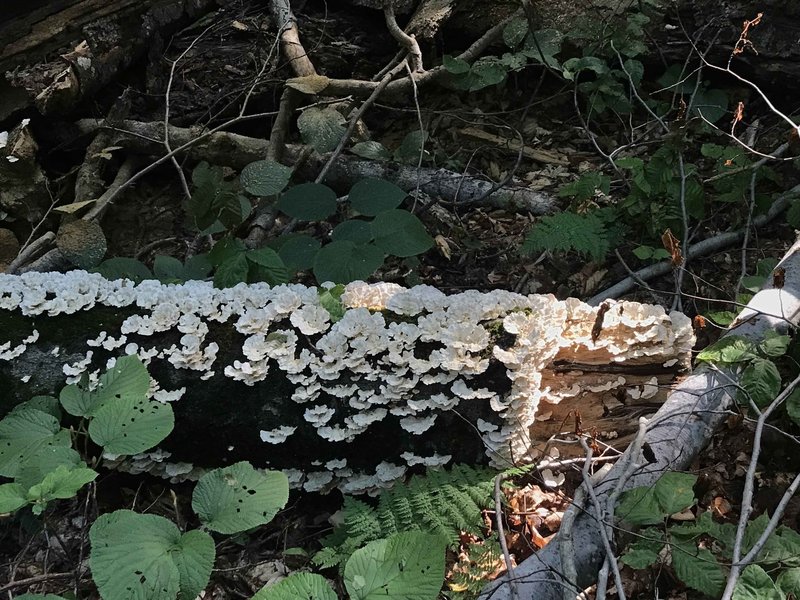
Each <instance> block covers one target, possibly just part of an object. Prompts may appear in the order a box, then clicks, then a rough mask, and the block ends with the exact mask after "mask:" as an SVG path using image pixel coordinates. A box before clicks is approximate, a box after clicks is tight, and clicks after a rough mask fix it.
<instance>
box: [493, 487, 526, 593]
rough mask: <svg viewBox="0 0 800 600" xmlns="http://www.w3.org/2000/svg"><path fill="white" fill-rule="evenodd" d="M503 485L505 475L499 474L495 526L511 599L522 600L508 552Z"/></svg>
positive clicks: (495, 496)
mask: <svg viewBox="0 0 800 600" xmlns="http://www.w3.org/2000/svg"><path fill="white" fill-rule="evenodd" d="M502 483H503V474H502V473H498V474H497V476H496V477H495V478H494V517H495V525H496V526H497V536H498V537H499V538H500V548H501V549H502V551H503V560H505V563H506V577H507V579H508V585H509V586H510V588H511V597H512V598H513V599H514V600H520V597H519V589H517V582H516V580H514V563H513V562H512V561H511V554H509V552H508V543H507V542H506V532H505V529H504V527H503V516H504V515H503V503H502V502H501V500H500V499H501V494H502V491H501V489H500V486H501V485H502Z"/></svg>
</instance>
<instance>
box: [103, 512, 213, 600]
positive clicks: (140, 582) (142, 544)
mask: <svg viewBox="0 0 800 600" xmlns="http://www.w3.org/2000/svg"><path fill="white" fill-rule="evenodd" d="M89 540H90V542H91V545H92V552H91V556H90V559H89V563H90V566H91V569H92V578H93V579H94V582H95V583H96V584H97V588H98V589H99V590H100V594H101V595H102V596H103V598H104V599H106V600H118V599H119V600H121V599H123V598H131V599H133V598H135V599H136V600H169V599H171V598H176V597H178V593H179V592H180V596H179V598H180V599H181V600H192V599H193V598H195V597H196V596H197V594H199V593H200V591H202V590H203V589H204V588H205V586H206V585H207V584H208V580H209V577H210V575H211V567H212V566H213V564H214V555H215V550H214V540H213V539H212V538H211V536H210V535H208V534H207V533H205V532H202V531H190V532H188V533H186V534H184V535H181V533H180V531H178V528H177V527H176V526H175V525H174V524H173V523H171V522H170V521H168V520H167V519H165V518H164V517H159V516H157V515H140V514H137V513H135V512H132V511H129V510H118V511H115V512H113V513H106V514H104V515H100V517H99V518H98V519H97V520H96V521H95V522H94V524H93V525H92V528H91V529H90V530H89Z"/></svg>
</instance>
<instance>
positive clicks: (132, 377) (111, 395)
mask: <svg viewBox="0 0 800 600" xmlns="http://www.w3.org/2000/svg"><path fill="white" fill-rule="evenodd" d="M148 389H150V375H148V373H147V368H146V367H145V366H144V364H143V363H142V360H141V359H140V358H139V357H138V356H135V355H133V356H123V357H121V358H118V359H117V361H116V362H115V363H114V366H113V367H111V368H110V369H108V370H107V371H106V372H105V373H103V374H102V375H101V376H100V380H99V381H98V383H97V387H95V388H94V389H93V390H89V389H88V388H87V386H86V383H85V382H81V384H71V385H68V386H66V387H64V388H63V389H62V390H61V395H60V400H61V405H62V406H63V407H64V409H65V410H66V411H67V412H68V413H69V414H71V415H75V416H76V417H91V416H93V415H94V414H95V413H96V412H97V411H98V410H99V409H100V408H101V407H103V406H104V405H105V404H106V403H108V402H110V401H113V400H119V399H122V398H133V399H134V400H138V399H143V398H144V397H145V396H146V395H147V390H148Z"/></svg>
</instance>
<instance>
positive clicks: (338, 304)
mask: <svg viewBox="0 0 800 600" xmlns="http://www.w3.org/2000/svg"><path fill="white" fill-rule="evenodd" d="M318 294H319V303H320V305H321V306H322V308H324V309H325V310H327V311H328V314H330V316H331V323H336V322H337V321H341V320H342V317H343V316H344V313H345V308H344V306H343V305H342V294H344V286H343V285H342V284H339V285H335V286H333V287H331V288H319V291H318Z"/></svg>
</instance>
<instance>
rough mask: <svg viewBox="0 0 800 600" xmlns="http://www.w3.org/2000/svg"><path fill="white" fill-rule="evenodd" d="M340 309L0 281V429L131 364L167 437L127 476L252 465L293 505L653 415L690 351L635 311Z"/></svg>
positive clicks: (427, 296) (194, 286)
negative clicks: (35, 404) (70, 386)
mask: <svg viewBox="0 0 800 600" xmlns="http://www.w3.org/2000/svg"><path fill="white" fill-rule="evenodd" d="M320 292H321V293H322V294H323V296H326V297H327V300H328V302H327V303H326V304H324V305H323V300H322V298H323V296H321V295H320ZM335 297H336V294H335V293H334V294H333V295H332V296H331V292H330V291H326V290H325V289H324V288H323V289H321V290H318V289H316V288H307V287H304V286H300V285H284V286H277V287H274V288H269V287H268V286H267V285H265V284H252V285H245V284H240V285H237V286H235V287H233V288H228V289H215V288H213V287H212V286H211V284H210V283H208V282H202V281H195V282H188V283H186V284H182V285H174V284H170V285H165V284H161V283H159V282H157V281H144V282H142V283H141V284H139V285H133V284H132V282H130V281H128V280H117V281H108V280H106V279H104V278H103V277H101V276H100V275H97V274H88V273H86V272H83V271H71V272H68V273H64V274H61V273H26V274H24V275H21V276H16V275H0V385H2V387H3V390H4V391H5V393H4V394H3V396H2V398H0V415H2V414H5V413H7V412H8V411H9V410H11V409H12V408H13V406H15V405H16V404H18V403H20V402H22V401H25V400H26V399H28V398H29V397H30V396H32V395H36V394H55V393H57V391H58V390H59V389H60V387H61V386H63V385H64V383H65V382H69V381H74V380H75V379H77V378H78V377H79V376H80V375H81V374H83V373H87V374H88V375H89V378H90V380H92V379H96V377H97V376H98V374H99V373H100V372H101V371H102V370H103V369H105V368H106V367H107V365H109V364H113V359H115V357H119V356H124V355H133V354H135V355H138V356H139V357H141V359H142V360H143V361H144V362H145V363H147V364H148V366H149V372H150V374H151V377H152V378H153V384H152V386H151V394H152V396H153V398H155V399H158V400H160V401H164V402H172V403H173V407H174V411H175V419H176V420H175V422H176V427H175V430H174V431H173V432H172V434H171V435H170V436H169V437H168V438H167V440H166V441H165V442H164V444H163V445H162V447H161V448H159V449H158V450H156V451H154V452H150V453H147V454H145V455H141V456H135V457H130V458H128V459H126V460H125V461H124V464H123V465H122V466H123V467H124V468H128V469H133V470H139V471H141V470H147V471H150V472H154V473H159V474H167V475H169V476H179V477H188V476H192V475H193V474H196V471H194V469H195V467H199V468H208V467H215V466H219V465H224V464H229V463H232V462H235V461H237V460H250V461H251V462H253V463H254V464H255V465H256V466H259V467H267V466H268V467H270V468H280V469H284V470H286V471H287V472H288V473H289V475H290V478H291V480H292V482H293V483H294V484H295V485H298V486H299V485H302V486H303V487H304V488H305V489H306V490H320V489H329V488H331V487H335V486H338V487H339V488H341V489H342V490H343V491H347V492H352V493H355V492H364V491H371V490H375V489H377V488H380V487H386V486H388V485H390V484H391V483H392V481H394V480H395V479H397V478H398V477H401V476H402V475H403V474H404V473H405V472H406V470H407V469H408V468H410V467H413V466H415V465H426V466H439V465H444V464H453V463H463V462H468V463H478V462H487V459H488V461H490V462H492V463H493V464H496V465H501V466H507V465H509V464H515V463H517V462H520V461H523V462H524V461H527V460H530V459H531V458H532V440H534V441H535V440H537V439H538V440H539V441H540V442H541V441H546V438H545V439H542V438H541V437H540V435H539V433H537V432H538V431H539V429H540V428H541V427H542V424H543V423H547V422H548V420H549V422H550V423H554V424H555V425H556V426H557V427H558V426H561V425H562V424H563V422H564V421H565V420H566V415H565V414H561V413H559V412H558V409H559V407H561V406H562V405H563V407H568V406H570V404H569V403H579V405H580V406H582V407H586V410H587V412H588V410H589V407H590V406H594V407H595V409H594V410H596V411H597V413H598V414H602V413H603V412H604V411H603V406H604V404H606V403H616V404H617V405H619V404H620V403H622V404H630V405H631V406H633V405H635V404H636V403H637V401H643V402H646V403H648V404H653V403H658V402H659V395H658V394H659V390H661V389H664V386H669V385H670V384H671V383H672V382H673V381H674V380H675V378H676V377H678V376H679V375H680V374H681V373H683V372H684V371H685V369H686V368H687V366H688V359H689V356H690V350H691V347H692V344H693V339H694V336H693V332H692V327H691V323H690V321H689V319H688V318H687V317H686V316H684V315H682V314H680V313H672V314H670V315H668V314H666V313H665V312H664V310H663V308H661V307H659V306H648V305H643V304H638V303H632V302H622V303H619V304H614V305H604V306H603V307H601V308H592V307H589V306H587V305H585V304H583V303H581V302H580V301H578V300H575V299H570V300H566V301H559V300H556V299H555V298H554V297H553V296H542V295H531V296H522V295H519V294H514V293H511V292H505V291H493V292H489V293H480V292H477V291H474V290H473V291H468V292H463V293H460V294H455V295H451V296H447V295H445V294H444V293H442V292H441V291H439V290H437V289H435V288H432V287H428V286H419V287H416V288H412V289H410V290H407V289H405V288H402V287H400V286H398V285H395V284H385V283H384V284H375V285H368V284H364V283H353V284H350V285H348V286H347V287H346V288H345V289H344V292H343V295H342V296H341V299H340V300H339V302H341V304H340V305H339V304H336V301H335V300H334V299H335ZM331 302H334V304H333V309H331V306H332V304H331ZM326 307H327V308H326ZM339 309H341V311H340V310H339ZM109 361H112V363H110V362H109ZM662 398H663V396H662ZM581 410H583V408H582V409H581ZM620 425H624V424H623V423H620ZM617 433H618V432H617V431H616V429H615V430H614V431H612V430H610V429H601V430H600V431H599V432H598V435H599V436H600V437H601V438H602V437H604V436H607V437H608V438H613V437H615V436H616V434H617ZM549 435H550V434H549V432H548V433H547V436H549Z"/></svg>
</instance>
